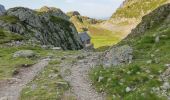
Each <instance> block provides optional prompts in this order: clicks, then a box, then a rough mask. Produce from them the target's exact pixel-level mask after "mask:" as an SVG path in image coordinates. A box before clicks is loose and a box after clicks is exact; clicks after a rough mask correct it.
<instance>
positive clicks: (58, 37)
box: [0, 7, 82, 50]
mask: <svg viewBox="0 0 170 100" xmlns="http://www.w3.org/2000/svg"><path fill="white" fill-rule="evenodd" d="M67 18H68V16H66V15H65V14H64V13H63V12H62V11H61V10H58V9H55V8H50V11H47V12H44V11H42V12H37V11H34V10H31V9H28V8H24V7H15V8H11V9H8V10H7V11H6V13H5V14H4V15H2V16H0V28H1V29H5V30H8V31H11V32H14V33H18V34H20V35H23V36H25V37H26V38H28V39H36V40H38V41H40V43H41V44H42V45H53V46H55V47H61V48H62V49H64V50H67V49H69V50H78V49H81V48H82V43H81V41H80V38H79V36H78V33H77V31H76V28H75V26H74V25H73V24H72V23H71V22H70V21H68V20H66V19H67Z"/></svg>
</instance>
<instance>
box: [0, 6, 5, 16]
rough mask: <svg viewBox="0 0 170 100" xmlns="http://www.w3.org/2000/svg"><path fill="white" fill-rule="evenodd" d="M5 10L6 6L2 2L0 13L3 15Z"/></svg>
mask: <svg viewBox="0 0 170 100" xmlns="http://www.w3.org/2000/svg"><path fill="white" fill-rule="evenodd" d="M4 12H5V7H4V6H3V5H1V4H0V15H2V14H3V13H4Z"/></svg>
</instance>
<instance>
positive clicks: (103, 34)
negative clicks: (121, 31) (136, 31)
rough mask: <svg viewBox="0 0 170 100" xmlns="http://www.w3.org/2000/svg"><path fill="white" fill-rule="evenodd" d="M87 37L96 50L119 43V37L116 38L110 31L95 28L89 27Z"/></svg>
mask: <svg viewBox="0 0 170 100" xmlns="http://www.w3.org/2000/svg"><path fill="white" fill-rule="evenodd" d="M89 35H90V36H91V38H92V39H91V40H92V43H93V44H94V47H95V48H96V49H100V48H103V47H110V46H112V45H113V44H115V43H117V42H118V41H120V40H119V37H116V36H115V35H114V33H112V31H110V30H106V29H102V28H100V27H95V26H90V27H89Z"/></svg>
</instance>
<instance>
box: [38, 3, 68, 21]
mask: <svg viewBox="0 0 170 100" xmlns="http://www.w3.org/2000/svg"><path fill="white" fill-rule="evenodd" d="M36 11H37V12H39V14H42V13H46V14H52V15H54V16H58V17H60V18H63V19H66V20H69V16H67V15H66V14H65V13H64V12H63V11H62V10H61V9H59V8H55V7H47V6H43V7H41V8H40V9H37V10H36Z"/></svg>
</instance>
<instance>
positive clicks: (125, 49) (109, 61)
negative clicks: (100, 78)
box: [103, 45, 133, 66]
mask: <svg viewBox="0 0 170 100" xmlns="http://www.w3.org/2000/svg"><path fill="white" fill-rule="evenodd" d="M132 53H133V49H132V48H131V47H130V46H128V45H124V46H118V47H114V48H112V49H111V50H110V51H109V52H107V53H106V54H105V56H104V59H103V64H104V65H105V66H116V65H120V64H123V63H131V61H132V57H133V56H132Z"/></svg>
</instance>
